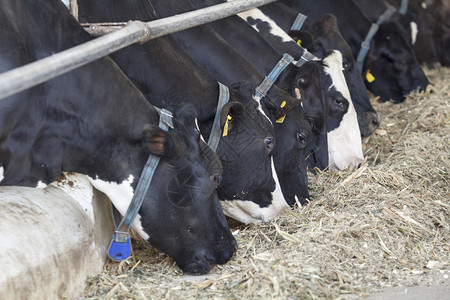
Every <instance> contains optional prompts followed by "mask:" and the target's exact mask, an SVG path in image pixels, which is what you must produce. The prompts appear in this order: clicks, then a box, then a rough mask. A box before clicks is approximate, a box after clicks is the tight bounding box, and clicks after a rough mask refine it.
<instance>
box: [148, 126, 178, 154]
mask: <svg viewBox="0 0 450 300" xmlns="http://www.w3.org/2000/svg"><path fill="white" fill-rule="evenodd" d="M141 142H142V146H143V147H144V149H145V150H146V151H148V152H149V153H150V154H153V155H156V156H162V157H168V158H170V157H173V156H175V155H176V151H175V141H174V138H173V137H172V135H171V134H170V132H168V131H165V130H163V129H161V128H159V127H157V126H154V125H151V124H147V125H145V127H144V130H143V131H142V139H141Z"/></svg>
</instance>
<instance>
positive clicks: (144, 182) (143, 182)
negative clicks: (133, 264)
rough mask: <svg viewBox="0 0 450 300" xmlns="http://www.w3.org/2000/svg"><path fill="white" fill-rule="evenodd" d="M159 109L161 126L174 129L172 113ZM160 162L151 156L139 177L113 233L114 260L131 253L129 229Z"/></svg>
mask: <svg viewBox="0 0 450 300" xmlns="http://www.w3.org/2000/svg"><path fill="white" fill-rule="evenodd" d="M157 111H158V113H159V127H160V128H162V129H163V130H166V131H168V130H169V128H172V129H173V128H174V127H173V122H172V113H171V112H170V111H168V110H166V109H159V108H157ZM158 163H159V156H155V155H150V156H149V158H148V160H147V163H146V164H145V166H144V169H143V171H142V174H141V177H139V181H138V184H137V186H136V190H135V192H134V195H133V199H132V200H131V203H130V206H129V207H128V209H127V212H126V213H125V216H124V217H123V219H122V221H121V222H120V224H119V226H118V227H117V228H116V232H115V233H114V234H113V238H112V240H111V244H110V245H109V249H108V256H109V258H111V259H112V260H115V261H122V260H124V259H126V258H128V257H129V256H130V255H131V242H130V235H129V233H128V231H129V230H130V227H131V225H132V224H133V221H134V219H135V218H136V215H137V213H138V212H139V209H140V208H141V206H142V202H144V197H145V195H146V194H147V191H148V188H149V187H150V183H151V182H152V178H153V175H154V174H155V171H156V168H157V167H158Z"/></svg>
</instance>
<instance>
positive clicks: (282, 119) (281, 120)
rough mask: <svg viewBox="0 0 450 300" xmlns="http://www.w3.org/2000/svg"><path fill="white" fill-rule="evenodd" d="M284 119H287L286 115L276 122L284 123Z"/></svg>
mask: <svg viewBox="0 0 450 300" xmlns="http://www.w3.org/2000/svg"><path fill="white" fill-rule="evenodd" d="M284 118H286V115H284V116H282V117H281V118H278V119H277V120H276V121H275V122H277V123H283V122H284Z"/></svg>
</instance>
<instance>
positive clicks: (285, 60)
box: [255, 53, 294, 102]
mask: <svg viewBox="0 0 450 300" xmlns="http://www.w3.org/2000/svg"><path fill="white" fill-rule="evenodd" d="M293 61H294V58H293V57H292V56H290V55H289V54H287V53H285V54H284V55H283V57H282V58H281V59H280V60H279V61H278V63H277V64H276V65H275V67H274V68H273V69H272V71H271V72H270V73H269V75H268V76H266V77H264V79H263V81H262V82H261V83H260V84H259V85H258V86H257V87H256V91H255V97H256V100H257V101H258V102H259V101H260V100H261V99H262V98H264V97H265V96H266V95H267V93H268V92H269V90H270V88H271V87H272V85H273V84H274V83H275V81H276V80H277V78H278V76H280V74H281V72H283V71H284V69H286V67H287V66H288V65H289V64H290V63H292V62H293Z"/></svg>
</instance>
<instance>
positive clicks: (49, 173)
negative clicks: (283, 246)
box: [0, 0, 236, 274]
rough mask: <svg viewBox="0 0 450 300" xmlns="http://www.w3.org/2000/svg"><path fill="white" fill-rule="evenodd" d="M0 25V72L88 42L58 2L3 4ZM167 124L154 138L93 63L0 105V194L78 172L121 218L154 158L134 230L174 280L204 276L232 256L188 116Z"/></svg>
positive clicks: (142, 103)
mask: <svg viewBox="0 0 450 300" xmlns="http://www.w3.org/2000/svg"><path fill="white" fill-rule="evenodd" d="M0 25H1V26H0V49H1V51H0V72H4V71H7V70H9V69H12V68H15V67H18V66H20V65H24V64H27V63H30V62H32V61H35V60H38V59H41V58H43V57H47V56H50V55H52V54H53V53H55V52H59V51H62V50H65V49H67V48H70V47H73V46H76V45H78V44H81V43H84V42H86V41H89V40H90V37H89V35H88V34H87V33H86V32H85V31H84V30H83V29H82V28H81V26H79V24H78V23H77V22H76V20H75V19H73V18H72V17H71V16H70V15H69V12H68V10H67V9H66V7H65V6H64V5H63V4H62V3H61V1H60V0H45V1H43V0H34V1H24V0H4V1H2V2H1V3H0ZM168 80H170V78H168ZM176 117H177V118H175V119H174V130H171V131H169V132H166V131H164V130H162V129H160V128H159V127H158V126H157V124H158V119H159V116H158V113H157V110H156V109H155V108H154V107H153V106H152V105H151V104H150V103H149V102H148V101H147V100H146V99H145V97H144V96H143V95H142V94H141V93H140V92H139V91H138V89H137V88H136V87H135V86H134V85H133V84H132V83H131V82H130V81H129V80H128V78H126V76H124V74H123V73H122V72H121V71H120V69H119V68H118V67H117V66H116V65H115V64H114V63H113V62H112V61H111V60H110V59H109V58H103V59H99V60H97V61H95V62H93V63H90V64H88V65H86V66H84V67H81V68H78V69H76V70H74V71H71V72H69V73H67V74H65V75H62V76H60V77H57V78H55V79H53V80H50V81H47V82H45V83H43V84H40V85H38V86H36V87H34V88H31V89H29V90H27V91H24V92H21V93H19V94H16V95H14V96H10V97H8V98H6V99H3V100H0V128H1V131H0V185H20V186H30V187H38V188H40V187H44V186H45V185H46V184H48V183H50V182H52V181H54V180H56V179H57V178H58V176H59V175H60V173H61V172H64V171H70V172H78V173H82V174H85V175H87V176H88V178H89V179H90V181H91V183H92V184H93V185H94V186H95V187H97V188H98V189H99V190H101V191H102V192H104V193H105V194H106V195H108V197H110V199H111V201H112V202H113V203H114V205H115V207H116V208H117V209H118V210H119V211H120V212H121V213H122V214H123V213H124V212H125V210H126V209H127V206H128V205H129V203H130V201H131V198H132V196H133V193H134V189H135V187H136V183H137V181H138V179H139V177H140V174H141V171H142V169H143V166H144V164H145V162H146V160H147V158H148V155H149V154H152V155H156V156H159V157H160V158H161V160H160V163H159V165H158V167H157V168H156V172H155V175H154V177H153V180H152V182H151V185H150V188H149V192H148V193H147V194H146V195H145V199H144V203H143V205H142V207H141V209H140V210H139V214H138V216H137V218H136V219H135V221H134V223H133V225H134V228H135V229H136V230H137V232H138V233H139V234H140V235H141V236H142V237H143V238H144V239H145V240H147V241H148V242H149V243H150V244H152V245H153V246H155V247H156V248H157V249H159V250H161V251H163V252H165V253H167V254H169V255H170V256H171V257H172V258H173V259H174V260H175V261H176V262H177V264H178V265H179V266H180V268H181V269H182V270H183V271H185V272H190V273H195V274H203V273H207V272H208V271H209V269H210V263H219V264H222V263H225V262H227V261H228V260H229V259H230V258H231V257H232V255H233V253H234V251H235V249H236V241H235V239H234V237H233V236H232V234H231V232H230V230H229V228H228V226H227V222H226V220H225V217H224V215H223V212H222V209H221V207H220V204H219V201H218V198H217V194H216V192H215V184H216V183H215V182H214V180H215V179H216V178H218V177H219V176H220V170H221V165H220V161H219V159H218V158H217V156H216V155H215V154H214V153H213V152H212V151H211V150H210V149H209V148H208V147H207V145H206V144H205V143H204V142H203V141H202V140H201V139H200V134H199V132H198V130H197V129H196V127H195V123H194V114H193V109H191V108H190V107H185V108H184V109H181V110H180V111H178V112H177V113H176ZM208 149H209V150H208Z"/></svg>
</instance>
